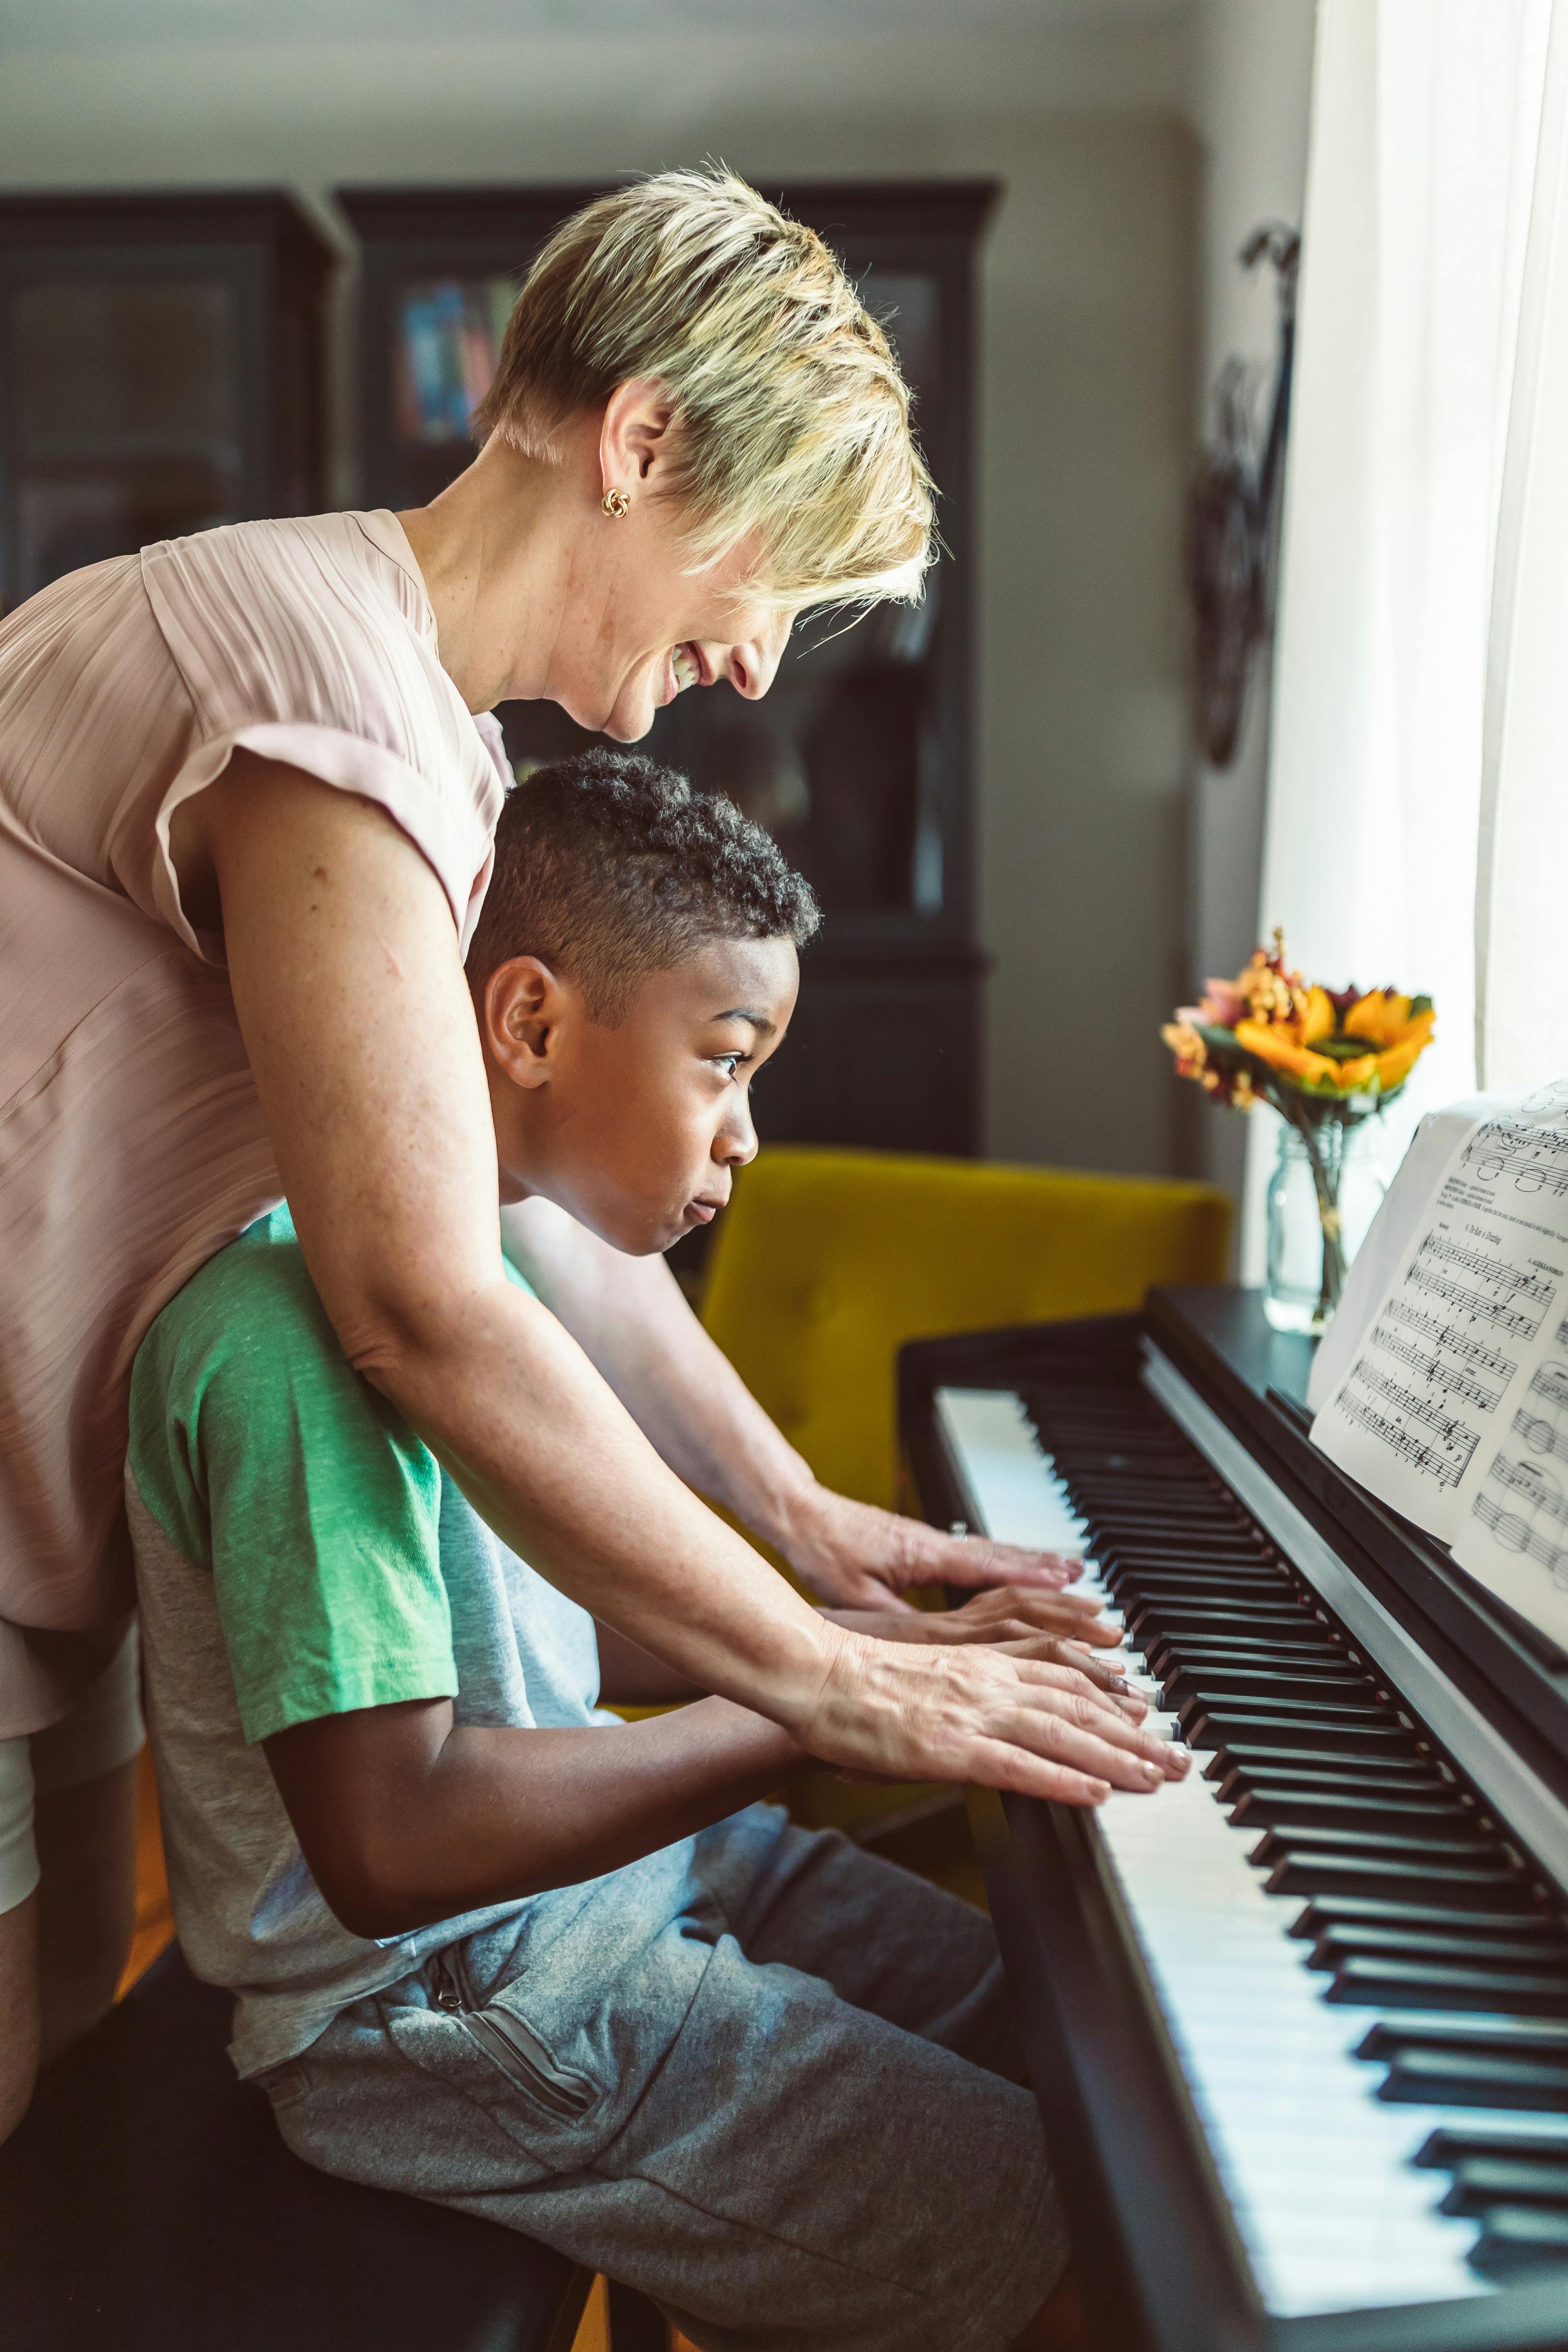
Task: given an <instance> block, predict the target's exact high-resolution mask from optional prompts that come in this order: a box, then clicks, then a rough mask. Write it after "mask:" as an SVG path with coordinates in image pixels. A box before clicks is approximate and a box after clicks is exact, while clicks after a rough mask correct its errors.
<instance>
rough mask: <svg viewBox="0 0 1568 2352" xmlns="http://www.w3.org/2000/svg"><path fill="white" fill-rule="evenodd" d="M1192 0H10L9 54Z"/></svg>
mask: <svg viewBox="0 0 1568 2352" xmlns="http://www.w3.org/2000/svg"><path fill="white" fill-rule="evenodd" d="M1188 9H1189V0H0V54H5V53H9V54H11V55H13V56H16V55H18V54H20V53H22V52H24V51H33V52H38V51H59V50H62V49H64V50H76V51H93V50H100V49H101V50H117V51H118V50H125V49H128V48H143V47H147V48H151V47H158V48H165V47H190V46H197V45H203V46H205V45H207V44H217V45H220V46H221V45H228V44H232V45H233V46H235V47H268V48H273V47H279V46H280V45H284V44H289V45H293V44H299V43H314V42H322V41H329V42H352V41H359V40H387V39H394V40H412V41H424V42H435V43H439V44H442V45H447V44H449V43H457V42H462V41H464V40H486V41H496V40H505V39H506V38H507V37H509V36H511V37H529V36H532V37H535V38H538V37H546V38H556V39H559V38H562V37H567V38H570V37H589V38H593V37H599V38H604V39H612V38H614V37H616V36H619V37H627V36H641V37H644V38H647V37H649V36H653V37H658V35H659V34H660V33H668V35H669V36H670V37H672V38H679V37H686V38H691V39H697V40H700V39H701V38H702V37H704V36H705V35H717V36H720V37H723V38H725V39H727V40H731V41H732V40H733V39H734V37H736V35H737V34H742V35H744V34H748V33H756V34H759V35H766V36H767V37H769V38H770V39H771V40H773V41H774V42H776V41H778V40H779V39H780V38H781V37H782V38H784V39H786V40H787V39H789V38H791V37H798V38H800V39H803V40H812V41H821V40H824V39H828V40H830V39H834V38H842V37H846V36H849V37H852V36H854V35H855V34H858V33H882V32H889V33H890V32H894V31H904V32H909V31H910V30H913V31H916V32H928V33H932V34H938V33H941V34H946V35H949V36H952V35H953V34H955V33H956V34H960V35H962V34H963V33H964V32H966V31H974V32H981V31H984V32H1000V33H1008V32H1011V33H1029V32H1058V31H1068V30H1070V31H1073V32H1076V33H1079V34H1082V33H1090V34H1092V33H1094V32H1104V33H1108V34H1125V33H1129V32H1139V31H1151V30H1153V29H1156V28H1163V27H1169V26H1175V25H1177V24H1179V23H1181V22H1182V21H1183V20H1184V18H1185V17H1186V16H1187V14H1188Z"/></svg>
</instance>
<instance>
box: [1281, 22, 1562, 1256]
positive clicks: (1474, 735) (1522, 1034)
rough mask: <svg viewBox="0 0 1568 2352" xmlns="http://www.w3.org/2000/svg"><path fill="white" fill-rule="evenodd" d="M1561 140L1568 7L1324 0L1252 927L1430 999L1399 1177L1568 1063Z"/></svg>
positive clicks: (1317, 970)
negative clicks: (1415, 1137)
mask: <svg viewBox="0 0 1568 2352" xmlns="http://www.w3.org/2000/svg"><path fill="white" fill-rule="evenodd" d="M1565 124H1568V0H1321V8H1320V14H1319V26H1318V52H1317V62H1316V69H1315V76H1314V82H1313V94H1312V130H1311V143H1310V157H1309V164H1308V181H1307V202H1306V210H1305V217H1304V221H1303V227H1302V276H1301V289H1300V331H1299V342H1298V360H1297V377H1296V397H1295V413H1294V418H1293V425H1292V437H1291V446H1290V450H1289V461H1288V466H1287V474H1286V502H1285V518H1284V534H1283V542H1282V549H1281V565H1280V585H1279V630H1278V641H1277V649H1276V664H1275V676H1274V696H1273V713H1272V742H1271V756H1270V776H1269V798H1268V827H1267V834H1266V842H1265V853H1264V870H1263V887H1262V899H1261V905H1260V908H1259V915H1260V934H1261V935H1266V934H1267V933H1268V931H1269V930H1271V929H1272V928H1273V926H1274V925H1275V924H1276V923H1280V924H1283V925H1284V927H1285V930H1286V936H1287V945H1288V947H1289V952H1290V956H1291V959H1292V961H1295V962H1297V963H1299V964H1300V965H1301V966H1303V967H1304V968H1305V969H1306V970H1308V971H1310V974H1311V976H1312V977H1314V978H1320V979H1322V980H1325V981H1327V982H1330V983H1331V985H1336V986H1338V985H1343V984H1344V983H1345V982H1349V981H1354V982H1357V983H1358V984H1359V985H1361V986H1362V987H1363V988H1367V987H1373V986H1375V985H1378V984H1379V983H1386V982H1397V983H1398V985H1399V986H1400V987H1402V988H1408V989H1412V990H1417V989H1418V990H1424V991H1426V992H1427V993H1428V994H1430V995H1431V996H1432V997H1433V998H1434V1000H1435V1001H1436V1006H1437V1013H1438V1043H1437V1045H1436V1046H1435V1047H1434V1048H1433V1049H1432V1051H1431V1052H1430V1053H1429V1054H1428V1055H1427V1056H1426V1060H1425V1061H1424V1063H1423V1064H1422V1065H1421V1066H1420V1068H1419V1069H1418V1071H1417V1073H1416V1076H1415V1080H1414V1081H1413V1082H1412V1084H1411V1086H1410V1087H1409V1088H1408V1089H1407V1090H1406V1095H1405V1099H1404V1100H1403V1101H1402V1102H1401V1103H1400V1104H1399V1105H1397V1106H1395V1108H1394V1110H1392V1111H1391V1112H1390V1113H1389V1114H1388V1116H1387V1118H1386V1120H1385V1122H1384V1129H1385V1132H1384V1134H1383V1136H1382V1138H1381V1139H1380V1149H1381V1150H1382V1153H1383V1156H1384V1160H1385V1162H1386V1163H1387V1164H1388V1165H1390V1166H1392V1164H1394V1162H1396V1161H1397V1160H1398V1158H1399V1156H1400V1154H1401V1152H1402V1151H1403V1149H1404V1146H1405V1140H1406V1139H1407V1138H1408V1136H1409V1133H1410V1130H1411V1128H1412V1127H1413V1125H1414V1123H1415V1119H1416V1118H1418V1117H1419V1116H1420V1114H1421V1112H1422V1111H1424V1110H1425V1109H1426V1108H1430V1107H1431V1106H1432V1105H1433V1104H1435V1103H1437V1102H1443V1101H1448V1100H1452V1099H1453V1098H1454V1097H1456V1096H1458V1095H1462V1094H1466V1093H1468V1092H1470V1091H1472V1090H1473V1088H1474V1087H1475V1085H1476V1083H1477V1081H1478V1078H1479V1080H1480V1082H1481V1083H1483V1084H1486V1085H1489V1086H1511V1085H1514V1084H1525V1083H1529V1082H1531V1081H1532V1080H1533V1079H1535V1078H1538V1077H1542V1076H1552V1075H1556V1074H1558V1073H1559V1072H1560V1071H1561V1070H1563V1069H1564V1068H1568V1033H1565V1032H1563V1031H1562V1030H1561V1029H1560V1026H1559V1024H1557V1022H1556V1020H1555V993H1556V991H1555V980H1556V964H1557V960H1558V956H1557V950H1558V937H1559V933H1560V931H1561V929H1563V913H1564V909H1565V907H1568V236H1565V234H1564V232H1568V170H1565V169H1564V168H1563V157H1564V134H1565ZM1272 1141H1273V1139H1272V1137H1271V1136H1268V1135H1265V1134H1263V1133H1261V1132H1260V1133H1259V1134H1258V1136H1257V1138H1256V1139H1255V1146H1254V1150H1253V1152H1252V1155H1251V1164H1250V1166H1249V1171H1248V1178H1249V1196H1250V1197H1249V1204H1248V1206H1249V1212H1250V1213H1249V1216H1248V1220H1247V1243H1248V1246H1247V1272H1248V1275H1249V1277H1250V1278H1252V1279H1256V1278H1257V1277H1258V1230H1259V1225H1260V1219H1259V1217H1258V1202H1259V1200H1260V1192H1261V1184H1262V1182H1263V1181H1265V1180H1266V1176H1267V1160H1268V1154H1269V1153H1270V1152H1271V1150H1272Z"/></svg>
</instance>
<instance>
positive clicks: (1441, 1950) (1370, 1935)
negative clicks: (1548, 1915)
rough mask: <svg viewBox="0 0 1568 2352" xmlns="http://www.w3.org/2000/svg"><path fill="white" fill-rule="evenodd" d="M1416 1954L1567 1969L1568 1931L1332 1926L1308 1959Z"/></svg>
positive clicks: (1481, 1964) (1328, 1964)
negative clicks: (1508, 1933) (1548, 1934)
mask: <svg viewBox="0 0 1568 2352" xmlns="http://www.w3.org/2000/svg"><path fill="white" fill-rule="evenodd" d="M1362 1954H1365V1955H1369V1956H1371V1957H1373V1958H1375V1957H1377V1956H1379V1955H1386V1956H1387V1957H1389V1958H1394V1959H1399V1958H1406V1959H1412V1960H1449V1961H1456V1962H1458V1961H1469V1962H1471V1963H1473V1965H1474V1966H1475V1967H1477V1968H1481V1969H1508V1970H1510V1971H1518V1972H1521V1973H1529V1972H1531V1971H1535V1972H1539V1971H1540V1970H1542V1969H1561V1970H1563V1972H1565V1973H1568V1937H1557V1939H1556V1940H1555V1941H1554V1942H1547V1941H1546V1940H1544V1939H1543V1940H1542V1942H1540V1943H1536V1942H1534V1941H1532V1940H1531V1939H1529V1938H1517V1937H1516V1938H1514V1939H1512V1940H1510V1938H1509V1937H1505V1936H1496V1935H1475V1936H1467V1935H1463V1934H1460V1933H1458V1932H1456V1931H1455V1930H1453V1929H1449V1930H1447V1932H1446V1933H1445V1932H1442V1931H1439V1930H1437V1929H1436V1928H1426V1927H1335V1928H1333V1929H1332V1930H1331V1932H1330V1933H1329V1934H1327V1935H1324V1936H1320V1937H1318V1939H1317V1941H1316V1942H1315V1943H1314V1945H1313V1946H1312V1949H1311V1954H1310V1958H1309V1959H1308V1961H1307V1966H1308V1967H1309V1968H1310V1969H1337V1968H1338V1967H1339V1965H1340V1963H1341V1962H1342V1960H1346V1959H1352V1958H1356V1957H1357V1956H1358V1955H1362Z"/></svg>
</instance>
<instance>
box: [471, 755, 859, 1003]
mask: <svg viewBox="0 0 1568 2352" xmlns="http://www.w3.org/2000/svg"><path fill="white" fill-rule="evenodd" d="M821 920H822V918H821V915H820V913H819V912H818V909H817V904H816V898H814V897H813V896H812V892H811V887H810V885H809V884H808V883H807V882H806V881H805V878H804V877H803V876H801V875H799V874H797V873H796V872H795V868H794V867H793V866H791V865H790V864H789V863H788V862H787V860H786V859H785V858H784V857H783V856H781V855H780V853H779V850H778V848H777V846H776V845H775V844H774V843H773V841H771V840H770V839H769V837H768V835H766V834H765V833H764V832H763V829H762V827H761V825H758V824H752V822H751V820H750V819H749V818H748V817H743V816H742V814H741V812H740V810H739V809H738V808H737V807H736V806H735V804H734V803H733V802H732V801H728V800H725V799H723V798H721V796H720V795H718V794H716V793H695V792H693V791H692V789H691V786H690V785H689V783H688V782H687V781H686V778H685V777H684V776H679V775H677V774H676V773H675V772H674V771H673V769H670V768H661V767H659V766H658V765H657V763H656V762H655V761H652V760H646V759H642V758H639V757H638V756H637V754H635V753H628V752H624V751H601V750H595V751H583V752H580V753H578V754H577V755H576V757H575V758H573V759H570V760H557V761H552V764H551V765H550V766H548V767H543V768H536V769H535V770H534V771H533V772H532V773H531V775H529V776H527V777H525V778H524V780H523V782H521V783H520V784H518V785H517V786H516V787H515V788H514V790H513V791H511V792H510V793H508V795H507V800H506V805H505V806H504V808H503V809H502V810H501V814H500V824H498V825H497V827H496V839H495V871H494V873H493V874H492V875H491V877H490V886H489V891H488V892H487V894H486V898H485V903H484V907H483V908H482V910H481V912H480V915H479V923H478V925H477V927H476V929H475V931H474V936H473V940H472V943H471V944H470V946H469V949H468V979H469V982H470V983H471V984H472V985H473V986H474V987H475V988H482V987H483V985H484V983H485V982H486V981H488V980H489V976H490V974H491V972H492V971H495V969H496V967H497V966H498V965H499V964H502V963H505V962H507V961H510V958H511V957H513V956H522V955H531V956H537V957H538V958H539V960H540V961H541V962H542V963H544V964H548V965H549V966H550V968H551V970H552V971H557V972H559V973H560V974H561V975H562V977H563V978H564V979H569V980H572V981H574V982H575V983H576V985H577V986H578V987H579V988H580V989H581V990H582V991H583V993H584V997H585V998H586V999H587V1003H588V1009H589V1011H590V1012H591V1013H593V1015H594V1018H595V1020H598V1021H608V1022H612V1023H614V1022H616V1021H618V1020H619V1019H620V1018H621V1017H622V1016H623V1014H624V1013H625V1012H626V1007H627V1005H628V1003H630V1001H631V996H632V993H633V991H634V989H635V988H636V986H637V982H638V981H639V980H640V979H642V977H643V976H644V974H645V973H647V972H649V971H668V969H669V968H670V967H671V966H672V965H674V964H678V963H681V962H683V961H685V959H686V958H687V957H688V956H689V955H691V954H693V953H694V952H695V951H696V950H697V949H699V948H700V947H701V946H703V945H704V944H705V943H706V942H707V941H708V940H775V939H788V940H794V942H795V946H796V947H797V948H801V947H804V946H805V943H806V941H807V940H809V939H810V938H811V937H812V936H813V934H814V933H815V932H816V929H817V927H818V925H819V924H820V922H821Z"/></svg>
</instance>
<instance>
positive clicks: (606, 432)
mask: <svg viewBox="0 0 1568 2352" xmlns="http://www.w3.org/2000/svg"><path fill="white" fill-rule="evenodd" d="M674 418H675V408H674V404H673V403H672V402H671V400H670V397H669V394H668V392H667V391H666V390H665V388H664V386H663V384H662V383H659V382H658V378H657V377H656V376H633V377H632V378H630V379H629V380H628V381H627V382H626V383H618V384H617V385H616V388H615V390H614V392H612V393H611V394H610V396H609V398H608V400H607V401H606V402H605V414H604V416H603V418H602V419H601V421H600V425H599V470H600V473H601V474H602V475H603V477H604V490H605V497H606V498H608V496H609V494H610V492H611V491H612V490H619V491H620V492H621V493H622V495H623V496H624V497H626V498H627V499H634V498H636V496H637V492H638V491H639V490H647V489H649V488H652V487H653V478H654V476H655V474H656V472H657V471H658V467H660V465H661V464H664V463H666V462H667V461H668V452H669V444H668V438H667V436H668V433H669V428H670V425H672V423H673V422H674Z"/></svg>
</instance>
